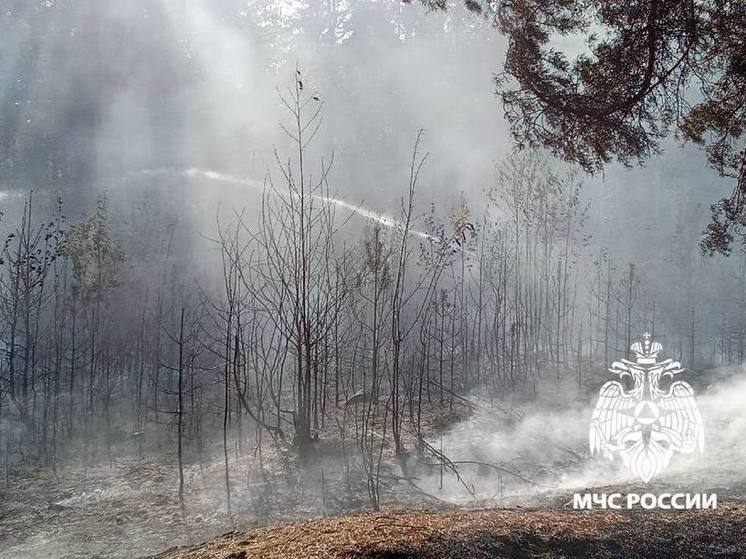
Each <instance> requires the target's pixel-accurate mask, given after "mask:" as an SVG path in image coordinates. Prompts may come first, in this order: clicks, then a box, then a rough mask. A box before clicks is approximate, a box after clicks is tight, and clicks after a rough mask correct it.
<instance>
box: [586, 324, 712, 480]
mask: <svg viewBox="0 0 746 559" xmlns="http://www.w3.org/2000/svg"><path fill="white" fill-rule="evenodd" d="M631 349H632V352H633V353H634V354H635V356H636V358H637V359H636V362H632V361H627V360H626V359H622V360H621V361H615V362H614V363H612V365H611V367H610V368H609V371H610V372H612V373H614V374H616V375H618V376H619V380H618V381H617V380H612V381H609V382H606V383H605V384H604V385H603V386H602V387H601V391H600V393H599V397H598V403H597V404H596V408H595V410H594V411H593V418H592V419H591V427H590V432H589V442H590V448H591V454H597V453H602V454H603V455H604V456H606V457H607V458H609V459H610V460H613V459H614V458H615V457H616V456H620V457H621V458H622V461H623V462H624V464H625V466H627V468H628V469H629V470H630V471H631V472H632V473H633V474H635V475H637V476H639V477H640V478H641V479H642V480H643V481H645V482H647V481H650V480H651V479H652V478H653V477H655V476H656V475H658V474H659V473H660V472H661V471H662V470H663V469H664V468H665V467H666V466H667V465H668V463H669V462H670V461H671V458H672V456H673V454H674V453H675V452H680V453H683V454H689V453H692V452H694V451H695V450H696V451H699V452H702V450H703V447H704V433H703V430H702V418H701V417H700V414H699V410H698V409H697V404H696V402H695V401H694V391H693V390H692V387H691V386H690V385H689V384H688V383H687V382H684V381H681V380H677V381H673V378H674V376H675V375H678V374H679V373H681V372H683V371H684V369H683V368H682V367H681V363H679V362H677V361H673V360H671V359H666V360H664V361H660V362H658V360H657V356H658V353H659V352H660V351H661V350H662V349H663V348H662V346H661V344H659V343H658V342H654V341H653V340H652V339H651V336H650V334H649V333H647V332H645V334H644V335H643V337H642V339H641V340H640V341H639V342H635V343H634V344H633V345H632V348H631ZM624 379H628V380H629V384H631V388H629V389H628V390H627V389H626V388H625V386H624V384H623V383H622V382H621V381H623V380H624ZM667 379H670V381H672V382H670V385H669V386H668V387H667V388H665V387H663V386H662V384H663V383H664V382H665V381H666V380H667Z"/></svg>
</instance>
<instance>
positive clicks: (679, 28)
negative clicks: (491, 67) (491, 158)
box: [423, 0, 746, 254]
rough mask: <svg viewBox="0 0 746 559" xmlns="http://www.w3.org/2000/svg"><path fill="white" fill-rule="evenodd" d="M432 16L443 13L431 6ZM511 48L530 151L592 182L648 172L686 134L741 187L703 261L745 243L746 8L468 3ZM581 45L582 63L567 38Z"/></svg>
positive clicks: (513, 111)
mask: <svg viewBox="0 0 746 559" xmlns="http://www.w3.org/2000/svg"><path fill="white" fill-rule="evenodd" d="M423 2H424V3H425V4H426V5H427V6H428V7H430V8H438V7H441V6H440V5H439V3H438V2H433V1H428V0H423ZM465 4H466V7H467V8H468V9H469V10H471V11H474V12H479V13H483V14H485V15H487V16H488V17H493V18H494V22H495V25H496V27H497V29H498V30H499V31H500V32H501V33H503V34H505V36H506V37H507V38H508V50H507V53H506V57H505V64H504V68H503V70H502V71H501V72H500V73H499V74H497V76H496V78H495V80H496V84H497V94H498V96H499V97H500V99H501V100H502V103H503V107H504V109H505V115H506V118H507V121H508V123H509V125H510V129H511V133H512V136H513V138H514V140H515V142H516V144H517V146H518V147H519V148H523V147H534V146H535V147H544V148H547V149H549V150H550V151H551V152H552V153H554V154H555V155H557V156H559V157H561V158H563V159H564V160H566V161H570V162H574V163H577V164H579V165H581V166H582V167H583V168H584V169H585V170H586V171H589V172H593V171H597V170H600V169H601V168H603V166H604V165H605V164H606V163H608V162H610V161H612V160H615V159H616V160H618V161H621V162H622V163H624V164H632V163H642V162H644V161H645V160H646V159H647V158H649V157H650V156H651V155H653V154H655V153H656V152H657V151H658V149H659V141H660V140H661V139H662V138H664V137H667V136H669V135H671V134H675V135H676V136H677V137H678V138H681V139H682V140H684V141H688V142H693V143H696V144H699V145H701V146H703V147H704V149H705V151H706V153H707V160H708V163H709V165H710V166H711V167H712V168H713V169H715V170H716V171H717V172H718V173H719V174H720V175H722V176H724V177H731V178H733V179H734V181H735V186H734V190H733V193H732V195H731V196H729V197H727V198H724V199H722V200H720V201H719V202H717V203H715V204H713V205H712V220H711V222H710V223H709V225H708V226H707V229H706V231H705V234H704V238H703V239H702V243H701V247H702V250H703V251H704V252H707V253H710V254H712V253H715V252H720V253H723V254H728V253H729V252H730V250H731V247H732V243H733V240H734V238H735V237H737V236H738V237H740V238H741V241H742V242H744V243H746V232H745V231H744V226H746V150H744V143H743V132H744V126H745V125H746V5H745V4H744V2H743V1H742V0H732V1H729V0H602V1H590V0H502V1H501V2H499V3H486V2H481V3H479V2H475V1H473V0H468V1H467V2H465ZM573 36H581V37H583V38H584V40H585V49H584V52H582V53H580V54H578V55H577V56H575V57H574V58H571V57H570V56H568V55H567V54H566V53H564V52H562V51H561V50H558V49H557V48H555V45H556V43H557V39H558V38H559V37H573Z"/></svg>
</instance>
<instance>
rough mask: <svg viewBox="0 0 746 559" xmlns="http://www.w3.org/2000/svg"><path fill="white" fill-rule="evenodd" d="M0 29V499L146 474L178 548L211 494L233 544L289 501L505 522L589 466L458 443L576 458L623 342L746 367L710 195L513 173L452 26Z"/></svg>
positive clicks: (651, 176) (78, 22)
mask: <svg viewBox="0 0 746 559" xmlns="http://www.w3.org/2000/svg"><path fill="white" fill-rule="evenodd" d="M2 4H3V12H4V15H2V16H1V19H0V33H2V34H3V36H8V37H11V40H9V41H8V42H7V44H6V46H4V47H3V49H2V52H1V53H0V73H1V74H2V75H3V81H2V91H0V122H1V123H2V124H1V125H0V142H1V143H0V159H2V162H0V185H1V187H2V192H0V209H2V219H1V220H0V230H1V231H2V235H3V236H2V240H3V244H2V253H1V254H0V456H1V457H2V459H1V462H2V463H1V464H0V466H1V467H2V469H3V477H4V479H5V484H6V487H10V486H15V485H17V484H18V483H19V480H22V479H26V478H27V476H32V475H34V474H33V472H37V471H45V472H50V471H51V472H54V475H62V476H64V475H65V474H64V472H65V471H80V469H84V471H86V472H87V471H89V469H95V468H96V467H99V466H108V467H109V468H114V467H115V464H117V463H127V464H129V463H132V462H133V461H134V463H137V464H139V465H140V467H149V465H150V464H158V465H159V467H162V470H159V471H162V472H166V474H165V475H166V476H167V480H168V493H169V494H168V497H167V498H168V499H173V504H175V505H178V508H179V510H180V511H181V514H182V519H183V518H184V516H183V515H185V514H186V515H189V514H192V515H193V514H196V512H197V511H198V510H200V508H204V507H205V505H204V503H203V502H202V501H200V500H198V498H197V497H195V496H194V495H195V493H194V492H196V491H197V490H198V488H199V487H200V486H202V485H204V484H205V481H204V479H206V477H210V476H212V478H211V479H218V480H219V485H218V486H217V487H218V488H219V489H216V490H215V491H214V492H213V493H211V494H210V495H211V496H210V501H209V503H210V505H209V506H210V508H211V510H220V511H221V514H225V515H227V516H226V517H225V518H231V522H232V517H231V515H232V514H237V515H238V518H241V515H242V514H248V513H247V511H248V510H252V514H254V513H255V515H256V517H258V518H260V519H264V518H275V517H283V514H277V513H273V514H270V512H269V511H271V510H277V509H283V502H282V499H283V496H282V495H284V493H283V488H285V487H291V488H292V489H291V491H292V492H297V493H298V494H299V495H300V497H298V498H299V499H300V500H301V501H302V500H303V490H302V489H297V487H299V486H303V485H304V484H305V485H306V487H313V488H315V489H314V490H316V489H318V491H319V494H320V497H319V500H320V501H319V502H320V504H319V505H318V506H316V505H314V506H313V507H309V508H310V509H311V511H312V512H321V513H327V512H334V511H342V510H352V509H358V508H372V509H375V510H378V509H379V508H380V507H382V506H384V505H386V504H389V503H398V502H409V501H406V500H405V499H404V498H403V497H401V495H400V494H399V493H397V489H396V487H400V486H402V485H404V486H407V487H408V490H409V491H411V492H413V494H414V495H415V497H411V496H410V497H408V498H409V499H415V500H417V499H419V501H418V502H422V501H423V500H424V502H430V501H431V500H432V499H435V500H442V501H449V500H451V497H453V499H455V500H457V501H458V500H459V499H463V498H467V499H469V498H471V499H478V498H482V497H484V490H483V489H480V488H479V487H478V482H476V481H475V479H481V480H482V483H484V485H485V486H486V487H489V488H490V489H489V491H494V494H498V493H499V495H500V496H504V495H508V494H510V493H511V491H512V492H518V493H520V494H524V493H526V492H529V491H533V490H534V489H535V488H536V487H537V486H538V485H540V484H541V479H548V478H551V479H555V480H556V479H559V477H561V476H560V474H559V473H557V472H559V471H560V470H561V469H562V468H563V466H562V464H564V462H563V461H567V462H568V463H569V464H570V466H568V467H576V468H579V469H580V470H582V467H581V466H579V465H578V464H579V462H580V454H579V453H582V452H584V449H583V450H578V449H577V448H570V447H571V445H573V444H574V443H575V442H576V441H575V439H573V440H572V442H567V445H566V447H565V448H559V445H561V444H564V443H565V442H566V441H565V438H562V437H560V439H561V441H560V442H558V443H557V444H558V448H557V449H550V448H548V447H549V446H551V444H550V443H549V442H547V441H546V440H544V439H541V438H538V439H532V441H533V442H528V441H523V444H525V445H526V446H527V447H528V446H532V447H537V448H532V450H531V453H533V454H531V453H528V454H526V453H524V454H522V455H521V456H520V457H519V458H520V460H518V461H514V460H513V458H512V457H511V456H510V455H509V454H507V453H505V454H504V455H498V456H496V455H495V454H494V453H492V451H490V450H484V449H483V448H482V449H480V446H481V445H480V438H487V437H490V436H492V433H493V432H497V431H500V430H501V429H503V430H505V431H506V432H507V431H510V432H511V433H513V434H512V435H511V436H515V437H521V436H523V435H522V433H523V431H521V430H520V429H516V428H515V425H519V426H520V425H527V424H529V423H531V425H532V427H531V429H532V431H531V432H532V433H533V434H532V435H531V436H534V435H535V433H536V432H541V431H544V436H549V435H552V433H551V432H550V431H552V430H553V429H554V426H553V425H554V423H552V422H553V421H554V420H552V419H547V417H548V415H544V414H549V415H551V414H552V413H554V412H557V410H559V412H558V413H564V412H563V411H562V410H563V409H565V408H566V409H567V410H572V413H578V414H580V415H579V417H580V423H579V427H577V426H573V427H572V428H571V429H569V428H568V429H569V430H571V431H572V432H573V433H578V432H580V433H581V435H580V436H579V440H581V444H585V443H583V437H585V434H584V431H583V430H584V429H586V425H585V424H584V423H583V421H584V419H583V417H584V416H582V414H583V413H586V414H587V410H586V411H582V410H583V409H585V408H583V406H586V407H587V406H589V405H590V402H591V400H592V398H593V397H594V395H595V394H597V392H598V388H599V386H600V385H601V383H603V382H604V380H605V379H606V378H607V377H608V375H607V373H606V368H607V367H608V366H609V365H610V364H611V362H612V361H614V360H617V359H619V358H631V357H632V356H631V354H630V347H631V345H632V343H633V342H635V341H636V340H637V339H638V338H639V337H640V335H641V334H642V333H643V332H645V331H648V332H650V333H651V334H652V336H653V337H654V338H655V339H656V340H659V341H660V342H661V343H662V344H663V346H664V348H665V351H666V355H667V356H669V357H672V358H674V359H677V360H681V361H682V362H683V363H684V364H685V366H686V367H688V368H689V369H691V370H693V371H695V372H698V373H699V372H702V371H706V370H711V369H714V368H716V367H718V368H723V367H726V366H731V365H740V364H741V363H743V361H744V352H745V351H746V281H745V280H746V258H744V257H743V253H742V251H741V250H740V248H739V247H734V251H733V254H731V255H730V257H727V258H726V257H724V256H708V255H703V254H702V253H701V250H700V246H699V242H700V240H701V235H702V232H703V230H704V229H705V227H706V225H707V219H708V218H709V216H708V213H707V211H702V208H703V207H705V208H706V207H707V204H709V203H710V202H711V201H712V200H715V199H717V198H718V197H720V196H721V195H722V193H723V192H726V191H727V189H728V184H727V182H725V181H722V180H721V179H720V178H719V177H718V176H717V175H716V174H715V173H710V172H708V171H706V170H704V168H702V167H703V166H702V165H701V163H700V166H699V167H696V166H695V164H694V163H692V161H695V160H697V159H698V158H699V159H702V160H703V158H704V157H705V156H704V155H702V154H701V153H700V152H699V151H698V150H697V149H695V148H694V147H692V146H687V147H684V148H682V147H680V146H678V144H675V143H674V142H673V141H671V142H670V143H668V144H665V147H666V148H667V149H668V150H669V152H667V153H665V154H664V155H662V156H661V160H660V161H659V162H657V163H651V164H650V167H649V168H646V169H642V170H640V169H627V168H625V167H624V166H622V165H617V166H616V167H614V166H612V168H610V169H609V170H608V171H607V172H606V175H604V176H598V175H594V176H588V175H586V174H584V172H583V171H582V170H579V169H576V168H575V167H573V166H572V165H570V164H567V163H560V162H557V161H556V160H554V159H553V158H552V157H551V154H550V153H549V152H548V151H546V150H544V149H542V148H541V147H540V146H535V147H533V148H528V149H524V150H522V151H520V152H513V151H511V149H510V148H509V144H508V140H507V133H506V132H505V126H504V124H502V120H501V118H502V114H501V111H500V106H499V104H498V103H497V102H496V101H495V100H494V99H493V91H492V89H493V85H494V84H493V83H492V75H491V72H492V71H493V70H494V68H492V65H493V64H494V61H495V60H496V59H497V57H499V56H501V55H500V54H499V53H500V52H501V51H502V49H503V46H504V45H503V44H502V43H501V42H500V41H501V39H500V37H499V36H498V35H497V34H495V32H494V29H493V26H492V24H491V22H490V20H489V18H485V17H483V16H480V15H479V14H475V13H474V10H469V9H467V8H466V7H463V6H461V5H454V6H452V7H451V9H449V10H447V11H441V10H435V11H431V10H428V8H427V6H420V5H414V4H413V5H407V4H404V3H399V2H387V1H377V2H369V1H362V0H359V1H358V0H350V1H346V2H298V3H290V2H288V3H277V2H271V1H267V2H265V1H262V0H252V1H250V2H248V3H246V2H244V3H233V2H222V3H215V5H212V4H208V3H201V2H194V3H186V5H185V6H181V5H180V4H179V3H178V2H156V3H150V2H145V1H139V0H138V1H135V2H131V3H130V2H128V3H127V5H126V6H125V5H122V6H109V5H104V4H102V3H99V2H95V1H93V0H91V1H85V2H77V3H74V4H70V3H61V2H46V3H41V2H3V3H2ZM239 4H240V6H239ZM296 4H297V5H296ZM14 49H15V52H14ZM439 64H441V65H440V66H439ZM477 105H479V106H477ZM656 165H657V167H656ZM705 181H706V182H707V184H710V185H712V186H711V187H710V188H709V189H707V188H703V187H702V183H703V182H705ZM702 382H703V384H705V381H702ZM708 382H709V381H708ZM728 409H730V408H728ZM578 410H580V411H578ZM474 417H478V418H480V419H479V421H481V422H486V423H471V424H470V423H466V425H469V426H470V427H469V428H468V430H470V432H467V433H464V432H463V431H461V430H459V429H462V428H463V425H464V423H463V422H465V421H467V420H469V418H474ZM573 417H575V416H573ZM555 419H556V418H555ZM565 420H567V418H565V419H563V421H565ZM459 425H461V427H459ZM550 425H552V427H551V429H549V426H550ZM454 426H455V427H454ZM451 429H455V431H451ZM524 435H525V433H524ZM554 435H556V433H554ZM554 435H552V436H554ZM572 436H574V435H572ZM468 437H472V440H468V441H467V438H468ZM555 438H557V436H555ZM728 440H731V439H728ZM537 441H538V442H537ZM542 445H547V447H546V448H540V447H542ZM487 446H489V445H487ZM500 448H502V447H500ZM522 448H523V447H522ZM500 452H503V450H500V451H499V452H498V454H499V453H500ZM517 452H518V451H517ZM526 452H528V451H526ZM557 453H559V455H561V456H562V458H557ZM547 456H551V458H546V457H547ZM545 458H546V460H545ZM550 461H551V463H552V466H551V468H553V472H552V473H551V475H550V474H548V473H547V471H548V469H549V466H547V463H548V462H550ZM58 472H59V474H58ZM196 472H200V474H199V475H198V474H197V473H196ZM205 472H207V473H205ZM474 475H476V476H478V477H477V478H474V477H473V476H474ZM578 475H580V474H578ZM200 476H203V477H200ZM257 479H258V480H260V482H261V483H260V485H259V486H257V485H256V483H255V482H256V480H257ZM565 481H566V480H565ZM567 483H571V482H567ZM258 487H261V488H263V489H261V488H258ZM444 487H446V489H447V491H446V490H445V489H444ZM495 487H497V489H495ZM439 491H440V492H439ZM247 493H248V496H247ZM456 495H459V496H458V497H455V496H456ZM190 496H191V497H190ZM68 497H69V496H68ZM272 499H274V500H275V502H274V503H272V502H271V501H272ZM66 502H67V501H66ZM293 502H295V501H293ZM59 506H61V507H62V506H64V507H67V506H68V504H65V505H59ZM70 506H71V505H70ZM293 506H294V505H292V504H290V505H288V506H287V508H288V509H292V507H293ZM261 507H264V508H261ZM314 507H315V508H314ZM257 511H260V512H257ZM261 511H264V512H261ZM286 516H287V515H286ZM221 518H223V517H221ZM184 522H186V524H187V525H189V524H190V523H191V522H192V520H189V521H184ZM229 525H230V522H229V521H228V520H225V519H224V518H223V519H222V520H220V522H216V524H215V527H212V528H210V529H211V530H214V531H215V532H218V531H219V530H218V528H217V526H229ZM206 533H209V532H206ZM179 537H181V538H182V539H183V540H184V541H189V539H190V538H189V537H184V536H183V535H180V536H179ZM180 541H181V540H180ZM159 542H160V543H162V541H161V540H159ZM143 545H144V547H143V550H149V551H153V550H152V549H150V548H149V547H148V546H152V545H153V543H152V542H150V541H148V542H147V543H146V544H143Z"/></svg>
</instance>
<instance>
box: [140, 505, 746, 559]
mask: <svg viewBox="0 0 746 559" xmlns="http://www.w3.org/2000/svg"><path fill="white" fill-rule="evenodd" d="M155 557H156V558H157V559H258V558H266V559H311V558H324V559H337V558H339V559H341V558H346V559H355V558H359V559H374V558H376V559H394V558H397V559H426V558H427V559H446V558H447V559H480V558H511V559H513V558H516V559H517V558H521V559H529V558H543V559H553V558H574V557H577V558H581V557H582V558H584V559H585V558H599V559H600V558H604V559H610V558H625V559H627V558H640V559H657V558H660V559H663V558H666V559H668V558H671V557H676V558H702V559H704V558H707V559H712V558H726V557H727V558H733V559H735V558H739V559H743V558H746V505H745V504H742V503H724V504H721V505H720V506H719V508H718V509H717V510H697V511H643V510H640V511H624V512H620V511H573V510H523V509H500V510H494V509H493V510H475V511H448V512H429V511H407V512H404V511H401V512H398V511H387V512H379V513H361V514H353V515H347V516H340V517H328V518H319V519H316V520H311V521H308V522H299V523H293V524H282V525H278V526H273V527H268V528H260V529H256V530H249V531H245V532H241V531H238V532H231V533H228V534H225V535H223V536H221V537H220V538H218V539H216V540H214V541H211V542H208V543H204V544H201V545H198V546H195V547H191V548H183V549H172V550H169V551H166V552H165V553H161V554H160V555H157V556H155Z"/></svg>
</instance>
